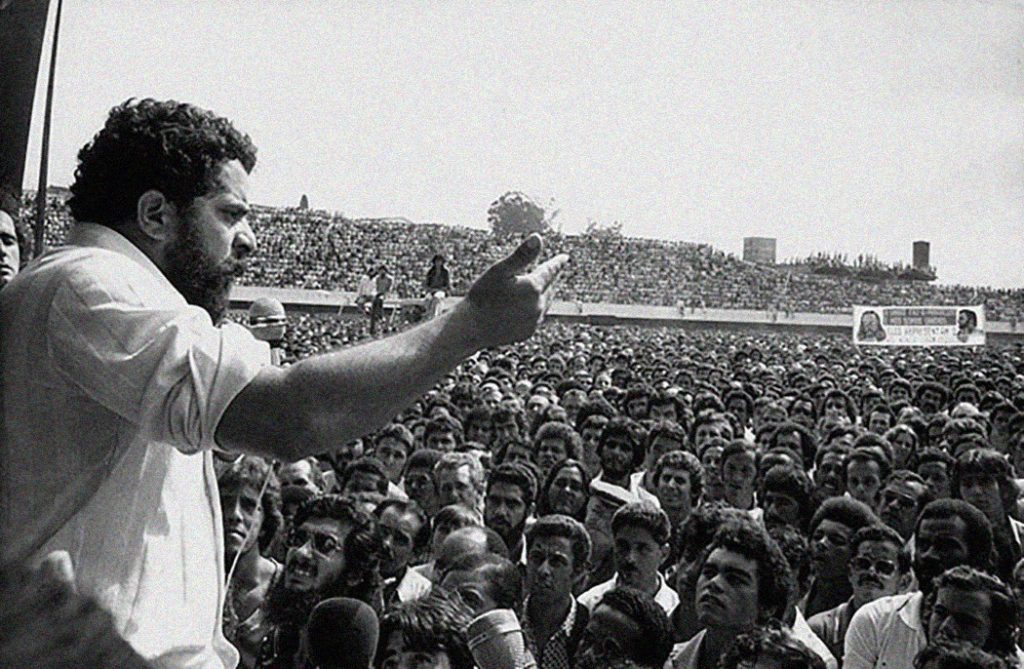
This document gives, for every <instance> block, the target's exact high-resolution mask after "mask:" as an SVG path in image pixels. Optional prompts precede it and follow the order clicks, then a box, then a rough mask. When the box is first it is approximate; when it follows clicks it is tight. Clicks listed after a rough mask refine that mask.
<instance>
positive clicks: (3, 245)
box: [0, 210, 21, 288]
mask: <svg viewBox="0 0 1024 669" xmlns="http://www.w3.org/2000/svg"><path fill="white" fill-rule="evenodd" d="M20 266H21V248H20V247H19V246H18V233H17V231H16V230H15V229H14V219H13V218H11V216H10V214H8V213H7V212H6V211H2V210H0V288H3V287H4V286H6V285H7V283H8V282H9V281H10V280H11V279H13V278H14V277H15V276H16V275H17V274H18V268H19V267H20Z"/></svg>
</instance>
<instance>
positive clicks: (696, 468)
mask: <svg viewBox="0 0 1024 669" xmlns="http://www.w3.org/2000/svg"><path fill="white" fill-rule="evenodd" d="M669 467H671V468H672V469H682V470H684V471H686V472H687V473H689V475H690V501H691V502H692V503H693V504H696V503H697V500H699V499H700V496H701V493H703V492H704V467H703V465H701V464H700V460H698V459H697V456H695V455H694V454H693V453H690V452H688V451H669V452H668V453H665V454H663V455H662V456H661V457H660V458H658V461H657V462H656V463H655V464H654V477H653V481H654V485H655V486H657V485H658V481H659V480H660V479H661V474H662V472H664V471H665V470H666V469H668V468H669Z"/></svg>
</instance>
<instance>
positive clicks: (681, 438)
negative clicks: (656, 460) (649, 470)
mask: <svg viewBox="0 0 1024 669" xmlns="http://www.w3.org/2000/svg"><path fill="white" fill-rule="evenodd" d="M658 437H664V438H665V439H670V440H672V441H674V442H676V443H678V444H679V448H681V449H685V448H686V446H687V434H686V431H685V430H683V427H682V426H681V425H680V424H679V423H676V422H675V421H671V420H659V421H658V422H656V423H655V424H654V425H652V426H651V429H650V431H649V432H648V433H647V441H646V443H645V445H644V446H645V450H646V451H647V452H648V453H650V451H651V447H652V446H653V445H654V440H655V439H657V438H658Z"/></svg>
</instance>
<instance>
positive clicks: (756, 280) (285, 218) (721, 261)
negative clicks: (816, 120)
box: [26, 195, 1024, 322]
mask: <svg viewBox="0 0 1024 669" xmlns="http://www.w3.org/2000/svg"><path fill="white" fill-rule="evenodd" d="M30 197H31V196H30V195H26V202H28V201H29V198H30ZM49 201H50V204H49V206H48V209H47V212H48V219H47V220H48V221H49V223H50V225H49V226H48V227H47V232H46V240H47V244H49V245H53V244H56V243H58V242H59V241H60V240H61V239H62V238H63V235H64V234H66V231H67V229H68V226H69V225H70V217H69V215H68V213H67V211H66V209H65V208H64V207H63V204H62V201H63V200H62V198H61V197H60V196H51V197H50V198H49ZM26 213H27V208H26ZM29 218H31V217H30V215H29ZM26 220H28V219H26ZM252 225H253V228H254V230H255V232H256V234H257V237H258V240H259V249H258V251H257V253H256V257H255V258H254V259H253V262H252V263H251V268H250V270H249V271H248V273H247V274H246V276H245V277H244V279H243V282H244V283H245V284H248V285H252V286H271V287H281V288H303V289H320V290H344V291H355V290H356V288H357V282H358V280H359V277H360V276H362V275H363V274H364V273H365V272H366V271H367V269H369V268H377V267H379V266H381V265H386V266H387V268H388V270H389V272H390V273H391V274H392V275H393V277H394V286H393V289H392V290H393V293H394V295H395V296H396V297H403V298H404V297H422V296H423V295H424V294H425V289H424V288H423V278H424V277H425V276H426V273H427V270H428V269H429V265H430V259H431V257H432V256H433V255H434V254H435V253H441V254H443V255H445V256H446V257H447V258H448V259H449V264H450V266H451V267H452V273H453V279H452V286H453V291H454V293H455V294H462V293H464V291H465V289H466V288H467V287H468V285H469V282H470V281H472V279H473V278H474V277H476V276H477V275H478V274H479V273H480V272H482V271H483V270H484V269H485V268H486V267H487V266H489V265H490V263H492V262H494V261H495V260H497V259H498V258H499V257H502V256H503V255H504V254H506V253H507V252H509V251H510V250H511V249H512V248H513V247H514V244H515V240H508V241H500V240H496V239H495V238H494V237H493V236H492V235H491V234H490V233H489V232H487V231H484V230H478V229H474V228H467V227H461V226H453V225H441V224H416V223H411V222H408V221H405V220H404V219H403V220H397V219H387V220H381V219H359V220H352V219H348V218H345V217H344V216H341V215H336V214H331V213H328V212H324V211H317V210H300V209H297V208H271V207H257V208H256V209H255V211H254V215H253V217H252ZM547 243H548V245H549V248H551V249H552V250H553V251H555V252H565V253H568V254H569V255H570V256H571V257H572V259H573V260H572V263H571V265H570V266H569V267H567V268H566V270H565V271H564V272H563V276H562V278H561V280H560V283H559V287H558V289H557V294H556V297H557V299H563V300H570V301H577V302H607V303H616V304H646V305H671V306H674V305H676V304H678V303H682V304H683V305H685V306H686V307H691V308H694V307H706V308H724V309H753V310H771V311H777V312H788V313H794V312H805V313H849V312H850V311H851V306H852V305H857V304H863V305H890V304H893V305H904V304H918V305H921V304H937V305H958V304H962V305H975V304H979V303H984V304H985V308H986V317H987V318H988V319H989V320H997V321H1008V322H1018V321H1020V320H1021V317H1022V315H1024V290H1022V289H995V288H986V287H973V286H962V285H936V284H933V283H929V282H926V281H905V280H898V279H886V280H875V281H865V280H862V279H858V278H856V277H853V276H827V275H822V274H816V273H814V272H813V271H810V270H811V269H812V268H813V266H812V264H811V263H803V264H801V265H797V266H787V267H782V266H780V267H772V266H765V265H756V264H752V263H747V262H743V261H741V260H738V259H737V258H736V257H734V256H732V255H730V254H726V253H724V252H722V251H720V250H717V249H713V248H711V247H709V246H706V245H700V244H690V243H683V242H671V241H664V240H655V239H640V238H631V237H620V236H611V235H603V236H599V235H558V234H551V235H550V236H549V237H548V239H547ZM627 270H628V271H627Z"/></svg>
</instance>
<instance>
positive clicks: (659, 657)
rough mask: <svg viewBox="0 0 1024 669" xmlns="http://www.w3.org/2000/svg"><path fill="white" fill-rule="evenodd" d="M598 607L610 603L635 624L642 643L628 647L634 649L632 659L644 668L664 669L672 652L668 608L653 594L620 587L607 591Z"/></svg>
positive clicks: (608, 605)
mask: <svg viewBox="0 0 1024 669" xmlns="http://www.w3.org/2000/svg"><path fill="white" fill-rule="evenodd" d="M598 606H607V607H609V608H610V609H613V610H615V611H618V612H619V613H621V614H622V615H624V616H626V617H627V618H629V619H630V620H632V621H633V622H634V623H636V626H637V629H638V630H639V631H640V635H639V636H640V638H641V639H642V640H643V643H639V644H637V645H636V647H635V648H633V649H627V650H632V651H633V653H632V655H631V656H630V657H629V659H630V660H632V661H633V662H635V663H636V664H637V665H639V666H640V667H644V668H645V669H661V668H662V667H663V666H664V665H665V662H666V661H667V660H668V657H669V655H670V654H671V653H672V626H671V624H670V623H669V620H668V615H667V614H666V613H665V610H664V609H662V608H661V605H659V604H658V603H657V602H655V601H654V598H653V597H651V596H650V595H648V594H646V593H643V592H640V591H639V590H634V589H633V588H627V587H625V586H619V587H617V588H613V589H612V590H609V591H608V592H606V593H605V594H604V596H603V597H601V600H600V601H599V602H598V603H597V606H595V607H594V610H597V607H598Z"/></svg>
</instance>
